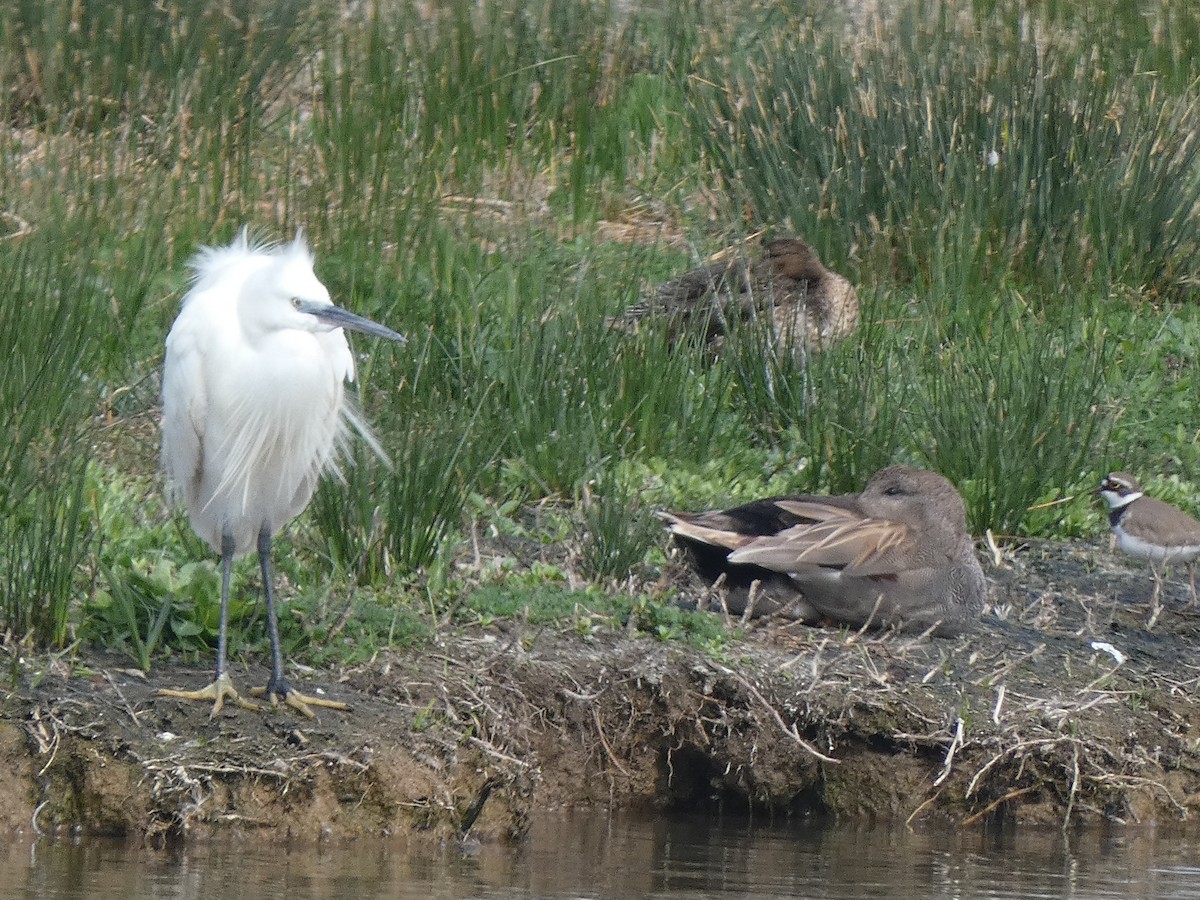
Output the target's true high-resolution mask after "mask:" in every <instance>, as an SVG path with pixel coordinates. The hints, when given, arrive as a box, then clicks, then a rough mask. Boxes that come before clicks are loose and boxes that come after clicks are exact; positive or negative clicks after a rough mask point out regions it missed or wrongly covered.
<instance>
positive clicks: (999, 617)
mask: <svg viewBox="0 0 1200 900" xmlns="http://www.w3.org/2000/svg"><path fill="white" fill-rule="evenodd" d="M986 571H987V573H988V577H989V581H990V585H991V597H990V599H991V608H990V609H989V611H988V612H987V614H986V615H985V617H984V620H983V622H982V623H981V624H980V626H979V627H978V629H977V630H976V631H974V632H973V633H971V634H969V635H966V636H963V637H961V638H956V639H942V638H932V637H912V636H902V635H892V634H883V635H880V634H856V633H852V632H847V631H844V630H836V629H830V628H812V627H807V626H801V625H794V624H793V625H785V624H782V623H771V622H764V623H754V624H752V625H751V626H750V627H749V628H748V629H747V630H746V633H745V636H744V637H741V638H738V639H736V640H733V641H731V642H730V643H729V644H727V645H726V646H725V647H724V650H723V652H722V654H721V658H719V659H718V658H714V657H713V656H712V655H711V654H705V653H704V652H701V651H700V650H697V649H695V648H693V647H691V646H689V645H687V644H685V643H682V642H678V641H674V642H660V641H656V640H654V639H653V638H651V637H647V636H644V635H638V634H627V633H624V632H611V631H610V632H606V633H602V634H599V635H593V636H591V637H584V636H581V635H579V634H577V633H575V632H574V631H571V630H561V631H560V630H556V629H551V628H535V627H531V626H526V625H521V624H518V623H512V622H506V623H502V624H500V625H496V626H493V627H489V628H486V629H483V628H475V627H472V628H462V629H449V630H446V631H445V632H444V633H442V634H441V635H440V636H439V638H438V639H437V640H436V641H435V642H433V643H431V644H430V645H428V646H426V647H424V648H422V649H420V650H417V651H405V652H399V651H397V652H391V651H389V652H385V653H381V654H379V655H378V656H377V657H376V658H375V659H374V660H372V662H371V663H370V664H369V665H364V666H361V667H359V668H355V669H353V670H347V671H342V672H333V671H317V672H303V673H298V674H297V675H296V681H297V683H298V684H299V685H300V686H301V687H302V689H306V690H308V691H310V692H311V691H312V690H313V689H315V688H317V687H318V686H320V687H322V688H324V689H325V691H326V692H327V694H328V695H329V696H331V697H333V698H335V699H339V700H345V701H347V702H349V703H350V704H352V706H353V710H352V711H351V712H349V713H342V712H333V711H321V712H320V713H319V714H318V718H317V719H315V720H311V721H310V720H307V719H304V718H303V717H301V716H300V715H299V714H297V713H295V712H294V711H292V710H290V709H285V708H268V709H267V710H265V711H263V712H252V711H248V710H244V709H238V708H232V709H227V710H226V711H224V712H222V714H221V715H219V716H218V717H217V718H216V720H215V721H210V720H209V707H208V705H207V704H200V703H190V702H184V701H178V700H174V699H168V698H161V697H157V696H155V694H154V691H155V689H156V688H157V687H160V686H174V687H198V686H200V685H202V684H204V683H205V682H206V681H207V680H208V677H209V675H210V673H209V671H208V669H207V668H206V667H204V668H202V667H193V666H177V665H169V664H159V665H157V666H156V668H155V669H154V670H153V672H152V675H151V677H150V678H149V679H147V678H146V677H144V676H142V675H141V673H140V672H136V671H131V670H129V669H127V668H125V667H124V666H125V664H124V663H123V662H122V661H121V660H119V659H117V658H115V657H114V658H107V657H104V656H102V655H91V656H86V655H85V656H75V657H74V658H72V659H70V660H67V659H63V658H55V657H51V656H45V655H30V654H26V655H23V656H22V655H20V654H18V653H17V652H16V651H15V650H13V649H12V648H10V650H9V652H10V653H11V654H12V655H11V658H10V666H9V670H10V679H9V681H8V687H7V688H6V690H5V694H4V697H3V700H2V702H0V760H2V762H0V827H2V828H6V829H7V830H9V831H26V832H28V831H30V830H33V831H41V832H51V831H54V830H62V829H78V830H82V831H84V832H87V833H107V834H118V835H125V836H127V837H131V838H135V839H142V840H146V841H149V842H152V843H161V842H165V841H168V840H174V839H180V838H183V837H197V836H203V835H205V834H210V833H212V832H213V831H216V830H220V829H236V830H240V831H251V830H253V831H255V832H256V833H260V834H262V835H263V836H273V837H278V838H280V839H298V840H301V841H319V840H323V839H334V840H338V839H347V838H354V837H363V836H379V835H392V836H398V837H403V838H406V839H410V840H420V839H428V838H432V839H436V840H472V841H479V840H483V841H492V840H517V839H519V838H520V837H521V836H522V835H523V834H524V832H525V830H526V828H527V823H528V821H529V819H530V816H531V814H532V813H533V812H534V811H541V810H544V809H547V808H554V807H565V806H578V805H581V804H582V805H594V806H599V807H625V808H632V807H641V808H647V807H649V808H667V807H691V808H701V809H704V808H710V807H714V806H721V807H723V808H725V809H732V808H746V809H748V808H755V809H757V810H763V811H768V812H770V813H771V814H773V815H795V816H806V815H831V816H836V817H840V818H844V819H858V818H862V819H873V820H880V819H919V818H925V817H941V818H944V819H947V820H950V821H953V822H956V823H959V824H960V825H963V826H968V827H969V826H978V825H981V824H982V823H985V822H992V821H996V820H1003V821H1006V822H1047V821H1050V822H1057V823H1063V824H1064V825H1075V824H1085V823H1089V822H1097V821H1101V820H1104V821H1108V822H1120V823H1126V822H1127V823H1134V822H1140V823H1148V822H1178V821H1180V820H1185V819H1187V818H1188V817H1189V816H1190V815H1191V814H1192V812H1193V810H1194V809H1196V808H1198V807H1200V753H1198V750H1197V737H1198V735H1200V711H1198V708H1197V705H1196V702H1195V700H1194V694H1195V691H1196V683H1197V680H1198V679H1200V669H1198V668H1197V666H1196V664H1195V663H1193V654H1192V652H1191V651H1192V647H1193V646H1194V645H1195V643H1196V641H1197V637H1198V632H1200V607H1197V606H1192V605H1190V603H1189V591H1188V586H1187V583H1186V579H1185V578H1184V577H1176V578H1175V579H1172V580H1170V581H1169V582H1168V584H1167V588H1166V591H1165V594H1164V600H1163V604H1162V606H1163V608H1162V609H1161V611H1159V613H1158V615H1157V616H1156V617H1155V618H1156V621H1155V622H1154V623H1153V627H1152V628H1149V629H1148V628H1147V625H1148V624H1149V623H1150V620H1151V618H1152V616H1153V611H1152V609H1151V607H1150V596H1151V587H1152V583H1151V580H1150V577H1149V573H1148V570H1146V569H1145V568H1143V567H1141V566H1139V565H1137V564H1136V563H1133V562H1130V561H1127V560H1125V559H1123V558H1121V557H1115V556H1113V555H1111V554H1110V553H1109V550H1108V547H1107V542H1105V543H1104V544H1103V545H1101V544H1094V545H1068V544H1061V543H1040V542H1039V543H1030V544H1025V545H1022V546H1021V547H1020V548H1018V549H1016V550H1012V551H1006V552H1005V553H1004V554H1003V556H1002V558H999V559H997V558H995V557H993V558H991V559H989V560H988V563H987V565H986ZM671 574H672V575H673V576H677V577H678V578H679V579H681V583H682V584H683V586H684V589H685V592H686V591H688V590H692V589H694V585H690V584H689V583H688V581H687V578H686V576H684V575H682V574H681V573H678V572H675V573H671ZM714 615H719V613H714ZM1105 645H1107V646H1105ZM1109 647H1111V648H1112V649H1111V650H1110V649H1109ZM1113 650H1115V651H1117V653H1119V654H1122V655H1123V659H1120V660H1119V659H1118V658H1117V657H1116V656H1114V655H1113V652H1112V651H1113ZM233 674H234V678H235V681H236V682H237V683H238V685H239V686H240V687H243V688H246V687H249V686H251V685H254V684H261V683H264V682H265V680H266V674H267V673H266V670H265V669H251V670H244V669H237V670H235V671H234V673H233Z"/></svg>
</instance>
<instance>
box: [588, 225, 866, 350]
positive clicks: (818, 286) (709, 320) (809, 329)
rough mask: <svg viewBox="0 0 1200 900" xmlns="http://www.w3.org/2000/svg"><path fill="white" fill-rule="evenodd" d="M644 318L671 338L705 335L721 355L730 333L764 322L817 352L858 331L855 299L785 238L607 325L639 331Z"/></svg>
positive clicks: (699, 274) (689, 276) (683, 281)
mask: <svg viewBox="0 0 1200 900" xmlns="http://www.w3.org/2000/svg"><path fill="white" fill-rule="evenodd" d="M643 319H647V320H665V321H666V322H667V323H668V326H669V328H670V329H671V338H672V340H673V341H678V340H680V339H682V338H683V337H685V336H686V335H688V334H693V333H695V334H701V335H702V336H703V337H704V340H705V341H706V342H707V343H708V345H709V346H710V347H711V348H712V349H713V350H714V351H716V352H718V353H719V352H720V350H721V347H722V345H723V343H724V339H725V335H726V334H727V333H729V331H730V330H731V329H733V328H736V327H737V326H738V325H741V324H745V323H748V322H752V321H756V320H763V319H765V320H767V321H769V322H770V323H771V325H772V328H773V334H774V336H775V339H776V340H781V341H783V342H785V343H787V344H790V345H792V346H794V347H796V349H797V350H798V351H804V350H814V349H820V348H825V347H829V346H831V345H833V344H835V343H837V342H838V341H840V340H842V339H843V338H845V337H846V336H847V335H849V334H850V333H851V332H853V331H854V329H855V328H856V327H857V326H858V294H857V293H855V290H854V287H853V286H852V285H851V284H850V282H849V281H847V280H846V279H845V278H843V277H842V276H841V275H839V274H837V273H836V272H831V271H830V270H829V269H827V268H825V266H824V265H822V263H821V258H820V257H819V256H818V255H817V253H816V251H815V250H813V249H812V247H810V246H809V245H808V244H807V243H805V242H804V241H803V240H801V239H800V238H795V237H782V238H776V239H774V240H770V241H766V242H765V243H764V244H763V252H762V257H761V258H760V259H759V260H758V261H756V262H750V261H749V260H747V259H746V258H744V257H742V256H737V257H735V258H732V259H728V260H724V261H722V262H717V263H713V264H711V265H708V266H703V267H701V268H699V269H693V270H692V271H690V272H687V273H685V274H683V275H681V276H679V277H678V278H674V279H672V280H671V281H668V282H666V283H665V284H663V285H661V286H659V288H658V289H657V290H656V291H655V292H654V293H653V294H651V295H649V296H647V297H644V298H642V299H641V300H640V301H638V302H637V303H635V304H634V305H633V306H630V307H629V308H628V309H626V310H625V311H624V312H623V313H621V314H620V315H618V316H613V317H612V318H610V319H609V320H608V321H609V324H610V325H611V326H613V327H615V328H620V329H622V330H623V331H634V330H636V329H637V328H638V327H639V323H641V321H642V320H643Z"/></svg>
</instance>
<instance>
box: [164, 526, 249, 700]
mask: <svg viewBox="0 0 1200 900" xmlns="http://www.w3.org/2000/svg"><path fill="white" fill-rule="evenodd" d="M236 550H237V544H236V542H235V541H234V539H233V535H232V534H230V533H229V532H228V531H226V532H224V533H223V534H222V535H221V623H220V625H219V626H218V627H217V673H216V677H215V678H214V679H213V682H212V684H210V685H209V686H208V687H206V688H202V689H201V690H198V691H176V690H171V689H168V688H162V689H160V690H159V691H158V694H159V696H161V697H176V698H178V699H181V700H211V701H213V708H212V713H211V715H210V716H209V718H210V719H211V718H215V717H216V715H217V713H219V712H220V711H221V707H222V706H224V705H225V701H226V700H227V699H228V700H232V701H233V702H234V703H236V704H237V705H238V706H241V707H244V708H246V709H258V708H259V706H258V705H257V704H255V703H251V702H250V701H249V700H243V699H242V698H241V697H240V696H239V695H238V692H237V690H236V689H235V688H234V686H233V681H232V679H230V677H229V673H228V672H227V671H226V664H227V660H228V654H229V581H230V577H231V576H232V574H233V554H234V552H235V551H236Z"/></svg>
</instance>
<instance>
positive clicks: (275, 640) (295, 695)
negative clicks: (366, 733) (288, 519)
mask: <svg viewBox="0 0 1200 900" xmlns="http://www.w3.org/2000/svg"><path fill="white" fill-rule="evenodd" d="M258 563H259V566H260V567H261V569H262V583H263V596H264V597H266V600H267V636H268V637H270V639H271V678H270V680H268V681H267V686H266V687H265V688H254V689H253V690H252V691H250V693H251V694H253V695H254V696H255V697H262V696H266V697H268V698H269V699H270V701H271V702H272V703H276V702H278V701H279V700H282V701H283V702H284V703H286V704H287V705H288V706H291V707H293V708H294V709H297V710H299V711H300V712H302V713H304V715H306V716H308V717H309V718H310V719H311V718H313V716H314V713H313V711H312V710H311V709H309V706H310V705H312V706H325V707H328V708H330V709H349V708H350V707H349V706H347V705H346V704H345V703H338V702H337V701H335V700H326V699H324V698H323V697H309V696H307V695H305V694H301V693H300V692H299V691H297V690H296V689H295V688H293V687H292V686H291V685H290V684H288V680H287V676H285V675H284V674H283V649H282V648H281V647H280V644H279V617H278V615H277V614H276V612H275V592H274V591H273V590H272V589H271V532H270V530H269V529H268V528H267V527H266V526H263V529H262V531H260V532H259V533H258Z"/></svg>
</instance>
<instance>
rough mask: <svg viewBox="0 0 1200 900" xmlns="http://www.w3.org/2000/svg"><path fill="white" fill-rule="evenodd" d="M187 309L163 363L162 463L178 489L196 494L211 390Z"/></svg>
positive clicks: (177, 323)
mask: <svg viewBox="0 0 1200 900" xmlns="http://www.w3.org/2000/svg"><path fill="white" fill-rule="evenodd" d="M189 319H190V317H188V316H187V314H186V310H185V311H184V312H183V313H181V314H180V316H179V318H178V319H176V320H175V325H174V326H173V327H172V328H171V333H170V334H169V335H168V336H167V353H166V359H165V362H164V363H163V385H162V400H163V415H162V466H163V470H164V471H165V472H166V474H167V478H168V479H169V481H170V482H171V484H172V485H173V487H174V489H175V490H176V491H179V492H181V493H182V494H183V496H184V497H185V498H188V497H194V496H195V494H196V491H197V490H198V489H199V485H200V479H201V475H202V473H203V471H204V422H205V420H206V418H207V416H208V390H207V385H206V383H205V380H204V369H203V350H202V348H201V346H200V344H199V341H198V340H197V334H196V330H195V329H192V328H189V327H188V322H189Z"/></svg>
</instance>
